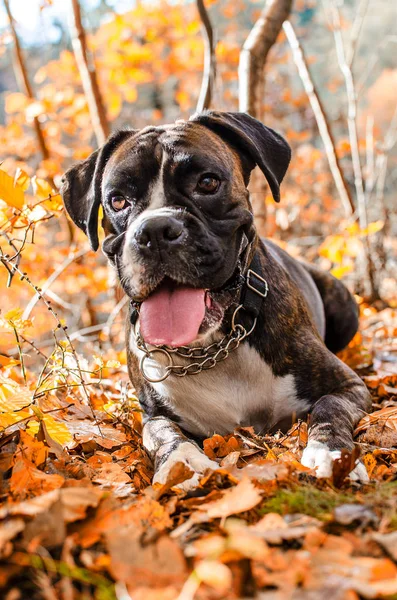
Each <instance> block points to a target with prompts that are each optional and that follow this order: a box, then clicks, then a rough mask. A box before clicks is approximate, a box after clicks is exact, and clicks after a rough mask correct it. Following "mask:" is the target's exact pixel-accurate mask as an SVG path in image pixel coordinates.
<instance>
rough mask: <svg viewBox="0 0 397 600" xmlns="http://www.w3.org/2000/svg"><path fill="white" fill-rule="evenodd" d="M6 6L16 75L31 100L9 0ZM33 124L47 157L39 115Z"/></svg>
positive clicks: (44, 155) (30, 88) (32, 94)
mask: <svg viewBox="0 0 397 600" xmlns="http://www.w3.org/2000/svg"><path fill="white" fill-rule="evenodd" d="M4 6H5V9H6V12H7V15H8V19H9V21H10V28H11V34H12V38H13V41H14V49H15V52H14V72H15V77H16V79H17V82H18V86H19V88H20V90H22V91H23V92H24V93H25V94H26V96H27V97H28V98H29V99H30V100H35V97H34V93H33V89H32V86H31V84H30V81H29V78H28V74H27V70H26V66H25V62H24V58H23V54H22V49H21V45H20V43H19V38H18V34H17V32H16V29H15V25H14V19H13V16H12V13H11V9H10V4H9V0H4ZM33 126H34V130H35V132H36V137H37V142H38V144H39V148H40V152H41V154H42V155H43V158H44V159H47V158H48V157H49V155H50V153H49V151H48V147H47V144H46V141H45V138H44V134H43V130H42V128H41V124H40V121H39V120H38V118H37V117H34V119H33Z"/></svg>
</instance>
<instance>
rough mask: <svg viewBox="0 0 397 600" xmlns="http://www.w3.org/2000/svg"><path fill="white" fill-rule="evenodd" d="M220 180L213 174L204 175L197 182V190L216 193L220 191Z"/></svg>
mask: <svg viewBox="0 0 397 600" xmlns="http://www.w3.org/2000/svg"><path fill="white" fill-rule="evenodd" d="M220 183H221V182H220V181H219V179H218V178H217V177H213V176H212V175H203V177H201V179H199V182H198V184H197V190H198V191H199V192H201V193H202V194H215V192H217V191H218V188H219V185H220Z"/></svg>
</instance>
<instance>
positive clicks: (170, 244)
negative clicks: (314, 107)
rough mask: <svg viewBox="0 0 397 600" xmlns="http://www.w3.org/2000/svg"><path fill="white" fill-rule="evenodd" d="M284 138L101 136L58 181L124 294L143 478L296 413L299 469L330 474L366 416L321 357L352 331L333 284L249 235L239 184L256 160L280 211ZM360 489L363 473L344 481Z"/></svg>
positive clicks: (247, 125)
mask: <svg viewBox="0 0 397 600" xmlns="http://www.w3.org/2000/svg"><path fill="white" fill-rule="evenodd" d="M289 161H290V149H289V146H288V144H287V143H286V142H285V140H284V139H283V138H282V137H280V136H279V135H278V134H277V133H276V132H274V131H273V130H272V129H269V128H267V127H265V126H264V125H262V124H261V123H259V122H258V121H256V120H255V119H253V118H252V117H250V116H248V115H246V114H242V113H220V112H205V113H202V114H198V115H195V116H194V117H192V118H191V119H190V120H189V121H187V122H180V121H178V122H177V123H176V124H173V125H164V126H161V127H148V128H146V129H143V130H140V131H136V130H127V131H120V132H117V133H115V134H114V135H113V136H112V137H111V138H110V139H109V140H108V141H107V142H106V144H105V145H104V146H103V147H102V148H101V149H99V150H97V151H96V152H94V153H93V154H92V155H91V156H90V157H89V158H88V159H87V160H86V161H84V162H82V163H80V164H77V165H75V166H73V167H72V168H71V169H69V171H68V172H67V173H66V175H65V177H64V183H63V189H62V194H63V198H64V202H65V206H66V209H67V211H68V213H69V215H70V216H71V218H72V219H73V221H74V222H75V223H76V224H77V225H78V226H79V227H80V228H81V229H82V230H83V231H84V232H85V233H86V234H87V236H88V237H89V240H90V243H91V245H92V247H93V248H94V249H95V250H96V249H97V248H98V211H99V207H100V205H102V207H103V214H104V218H103V222H102V225H103V228H104V230H105V233H106V238H105V241H104V243H103V251H104V252H105V254H106V255H107V257H108V258H109V261H110V262H111V263H112V265H113V266H114V268H115V269H116V271H117V274H118V276H119V278H120V282H121V285H122V286H123V289H124V291H125V293H126V294H127V295H128V297H129V298H130V299H131V304H130V319H129V323H128V327H127V334H126V340H127V349H128V367H129V372H130V377H131V380H132V383H133V384H134V386H135V388H136V389H137V391H138V394H139V399H140V402H141V405H142V408H143V409H144V411H145V426H144V432H143V443H144V445H145V447H146V448H147V450H148V452H149V453H150V455H151V456H152V458H153V460H154V463H155V481H164V480H166V478H167V474H168V472H169V470H170V468H171V467H172V465H173V464H175V462H177V461H184V462H186V463H187V464H188V465H189V466H190V468H191V469H192V471H193V472H194V476H193V477H192V478H191V479H190V480H188V481H187V482H185V484H184V487H185V488H189V487H192V486H194V485H197V483H198V481H199V478H200V476H201V475H202V474H203V473H204V471H205V470H206V469H207V468H216V466H217V465H216V463H214V462H213V461H210V460H209V459H208V458H207V457H206V456H205V455H204V453H203V452H202V450H201V449H200V440H202V439H203V438H205V437H208V436H210V435H212V434H213V433H216V432H219V433H222V434H226V433H228V432H231V431H233V429H234V428H235V427H238V426H244V425H246V426H247V425H252V426H253V427H254V428H255V430H256V431H257V432H265V431H269V430H273V431H274V430H277V429H279V428H280V429H287V428H288V427H289V426H290V425H291V423H292V420H293V419H294V418H297V417H306V415H307V414H309V413H310V427H309V442H308V445H307V448H306V449H305V451H304V453H303V457H302V462H303V464H304V465H306V466H308V467H313V468H315V469H316V473H317V475H318V476H323V477H326V476H329V475H330V473H331V470H332V461H333V460H334V459H335V457H337V456H339V455H340V451H341V450H342V449H343V448H347V449H351V448H352V447H353V437H352V432H353V428H354V426H355V424H356V423H357V422H358V421H359V420H360V418H361V417H362V416H363V414H364V413H365V412H366V411H367V410H368V409H369V406H370V399H369V394H368V392H367V390H366V388H365V386H364V384H363V383H362V382H361V380H360V379H359V378H358V377H357V376H356V375H355V373H353V371H351V370H350V369H349V368H348V367H347V366H346V365H344V364H343V363H342V362H341V361H340V360H339V359H338V358H337V357H336V356H335V354H334V353H335V352H337V351H338V350H341V349H342V348H343V347H344V346H346V344H348V342H349V341H350V340H351V338H352V337H353V335H354V334H355V332H356V330H357V326H358V317H357V306H356V304H355V301H354V299H353V297H352V296H351V295H350V293H349V291H348V290H347V289H346V288H345V287H344V285H343V284H342V283H340V282H339V281H337V280H336V279H334V278H333V277H332V276H331V275H329V274H328V273H324V272H322V271H320V270H318V269H317V268H315V267H314V266H311V265H308V264H305V263H301V262H298V261H297V260H295V259H293V258H291V257H290V256H289V255H288V254H287V253H286V252H284V251H283V250H281V249H280V248H278V247H277V246H276V245H275V244H273V243H272V242H270V241H268V240H261V239H259V238H258V236H257V234H256V230H255V226H254V223H253V216H252V210H251V205H250V201H249V194H248V191H247V186H248V182H249V177H250V173H251V171H252V169H253V168H254V167H255V166H258V167H259V168H260V169H261V170H262V172H263V174H264V176H265V177H266V179H267V181H268V184H269V186H270V189H271V192H272V194H273V197H274V199H275V200H276V201H277V202H278V201H279V196H280V188H279V186H280V183H281V181H282V179H283V177H284V175H285V172H286V170H287V167H288V164H289ZM351 476H352V477H353V478H356V479H361V480H365V479H366V478H367V474H366V471H365V468H364V466H363V465H362V464H360V463H359V464H357V466H356V468H355V469H354V471H353V472H352V475H351Z"/></svg>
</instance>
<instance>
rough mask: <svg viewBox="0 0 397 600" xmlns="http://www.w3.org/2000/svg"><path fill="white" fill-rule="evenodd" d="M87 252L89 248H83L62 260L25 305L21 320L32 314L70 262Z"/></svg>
mask: <svg viewBox="0 0 397 600" xmlns="http://www.w3.org/2000/svg"><path fill="white" fill-rule="evenodd" d="M89 251H90V249H89V248H83V249H82V250H80V251H79V252H76V254H72V256H68V258H67V259H66V260H64V261H63V263H62V264H60V265H59V267H58V268H57V269H56V270H55V271H54V272H53V273H52V274H51V275H50V277H49V278H48V279H47V281H46V282H45V284H44V285H43V287H42V289H41V290H40V291H39V292H37V293H36V294H35V295H34V296H33V298H32V299H31V300H30V302H29V304H28V305H27V307H26V308H25V310H24V312H23V315H22V319H24V320H25V319H29V317H30V313H31V312H32V310H33V308H34V307H35V306H36V304H37V302H38V301H39V300H40V298H41V297H42V296H44V295H45V293H46V292H47V290H48V289H49V288H50V287H51V285H52V284H53V283H54V281H55V280H56V279H57V278H58V277H59V276H60V275H61V274H62V273H63V272H64V271H65V269H67V268H68V266H69V265H71V264H72V262H74V261H75V260H77V259H79V258H81V257H82V256H84V255H85V254H88V252H89Z"/></svg>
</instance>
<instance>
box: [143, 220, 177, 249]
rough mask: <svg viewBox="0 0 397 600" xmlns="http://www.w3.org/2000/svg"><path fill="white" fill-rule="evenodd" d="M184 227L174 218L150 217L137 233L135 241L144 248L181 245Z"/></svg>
mask: <svg viewBox="0 0 397 600" xmlns="http://www.w3.org/2000/svg"><path fill="white" fill-rule="evenodd" d="M184 237H185V236H184V227H183V223H181V221H178V219H175V218H174V217H163V216H162V217H160V216H159V217H150V218H148V219H145V221H144V222H143V223H142V224H141V225H140V227H139V228H138V230H137V231H136V233H135V241H136V243H137V244H139V246H141V247H144V248H159V247H163V248H164V247H167V246H173V245H179V244H180V242H181V241H182V240H183V239H184Z"/></svg>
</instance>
